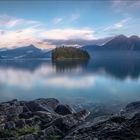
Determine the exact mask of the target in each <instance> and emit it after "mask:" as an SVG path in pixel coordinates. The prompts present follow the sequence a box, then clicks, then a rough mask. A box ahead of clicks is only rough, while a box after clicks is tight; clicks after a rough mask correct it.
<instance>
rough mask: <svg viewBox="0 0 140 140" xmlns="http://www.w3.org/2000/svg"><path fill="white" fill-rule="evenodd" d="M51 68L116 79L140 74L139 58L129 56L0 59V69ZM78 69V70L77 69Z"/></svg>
mask: <svg viewBox="0 0 140 140" xmlns="http://www.w3.org/2000/svg"><path fill="white" fill-rule="evenodd" d="M42 66H43V67H44V69H45V68H46V70H47V68H51V70H53V71H52V73H53V72H65V73H67V72H71V71H72V72H79V74H81V75H83V74H99V75H100V74H105V75H106V74H107V75H110V76H112V77H115V78H118V79H125V78H127V77H130V78H133V79H137V78H138V77H139V76H140V58H139V57H134V55H133V57H131V55H129V56H125V55H124V56H123V57H120V56H117V57H116V56H115V57H114V56H111V57H109V58H108V57H107V58H106V57H97V58H92V59H90V60H89V61H83V60H66V61H53V62H52V61H50V60H22V61H21V60H19V61H18V60H15V61H14V60H10V61H8V60H1V61H0V69H7V68H13V69H15V70H16V69H21V70H23V71H24V70H26V71H27V70H28V71H31V72H32V71H35V70H37V69H39V68H40V67H42ZM77 70H80V71H77Z"/></svg>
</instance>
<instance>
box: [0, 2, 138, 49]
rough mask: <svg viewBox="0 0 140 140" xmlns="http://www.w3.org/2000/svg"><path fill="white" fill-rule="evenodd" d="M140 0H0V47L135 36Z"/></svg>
mask: <svg viewBox="0 0 140 140" xmlns="http://www.w3.org/2000/svg"><path fill="white" fill-rule="evenodd" d="M139 25H140V0H133V1H132V0H0V48H3V47H5V46H6V47H15V46H23V45H26V44H33V43H35V44H36V45H38V46H39V47H41V48H46V47H47V48H52V47H55V46H53V45H52V44H51V43H49V42H42V40H43V39H51V40H52V39H53V40H69V39H85V40H94V39H95V40H96V39H100V38H105V37H111V36H116V35H120V34H124V35H126V36H131V35H138V36H140V31H139Z"/></svg>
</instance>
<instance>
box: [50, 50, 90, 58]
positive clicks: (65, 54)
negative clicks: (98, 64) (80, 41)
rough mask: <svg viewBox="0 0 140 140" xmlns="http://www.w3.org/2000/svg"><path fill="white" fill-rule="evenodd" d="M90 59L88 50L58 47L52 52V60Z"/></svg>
mask: <svg viewBox="0 0 140 140" xmlns="http://www.w3.org/2000/svg"><path fill="white" fill-rule="evenodd" d="M89 58H90V56H89V54H88V52H87V51H86V50H83V49H80V48H74V47H58V48H55V49H54V50H53V51H52V60H68V59H80V60H88V59H89Z"/></svg>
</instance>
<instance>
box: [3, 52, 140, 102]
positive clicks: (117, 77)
mask: <svg viewBox="0 0 140 140" xmlns="http://www.w3.org/2000/svg"><path fill="white" fill-rule="evenodd" d="M94 56H95V55H94ZM139 62H140V58H138V57H130V56H129V57H126V56H125V57H119V56H118V57H114V55H113V56H109V57H104V56H103V55H101V54H100V55H99V56H97V57H93V58H92V59H91V60H90V61H77V60H76V61H62V62H51V60H21V61H13V60H10V61H8V60H7V61H6V60H3V61H0V100H1V101H5V100H9V99H13V98H18V99H21V100H23V99H24V100H30V99H34V98H41V97H46V98H48V97H54V98H58V99H61V100H63V99H64V100H66V101H67V102H68V101H69V102H74V101H76V102H78V99H80V101H82V103H84V102H85V103H87V102H89V101H92V102H102V103H103V102H104V103H107V104H111V103H112V104H114V103H116V102H121V103H124V102H130V101H134V100H138V99H140V94H139V91H140V86H139V85H140V78H139V75H140V63H139ZM83 100H84V101H83Z"/></svg>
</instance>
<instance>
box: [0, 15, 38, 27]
mask: <svg viewBox="0 0 140 140" xmlns="http://www.w3.org/2000/svg"><path fill="white" fill-rule="evenodd" d="M39 24H40V22H39V21H34V20H25V19H22V18H16V17H12V16H8V15H0V26H4V27H6V28H12V27H16V26H19V25H22V26H25V25H39Z"/></svg>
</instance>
